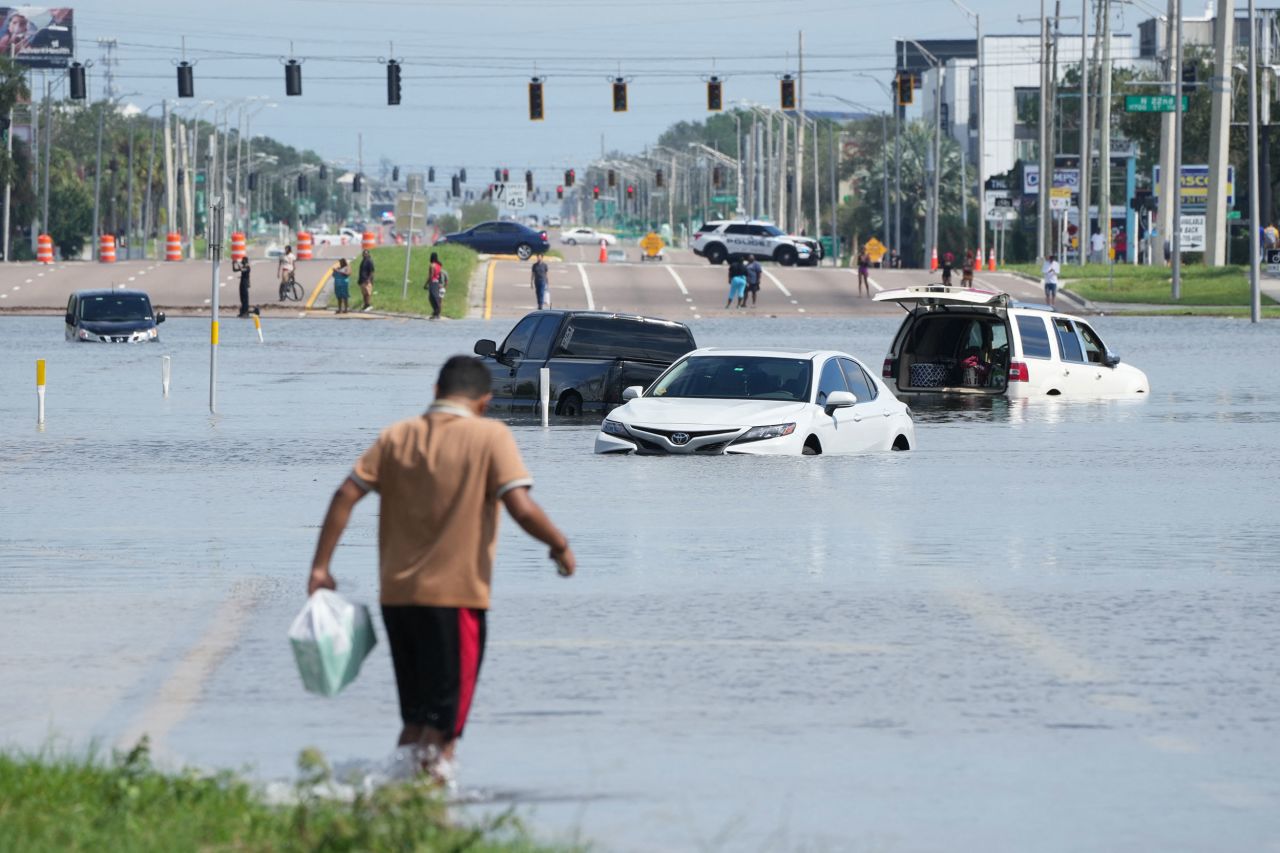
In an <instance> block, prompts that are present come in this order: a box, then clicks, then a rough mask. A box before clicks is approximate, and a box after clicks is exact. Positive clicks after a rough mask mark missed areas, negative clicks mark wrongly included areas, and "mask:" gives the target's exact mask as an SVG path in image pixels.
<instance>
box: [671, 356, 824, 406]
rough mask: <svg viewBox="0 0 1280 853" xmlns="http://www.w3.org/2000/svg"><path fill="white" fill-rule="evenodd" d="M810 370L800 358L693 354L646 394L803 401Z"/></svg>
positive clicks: (806, 398)
mask: <svg viewBox="0 0 1280 853" xmlns="http://www.w3.org/2000/svg"><path fill="white" fill-rule="evenodd" d="M811 372H812V365H811V364H810V362H809V360H808V359H804V358H771V357H768V356H730V355H695V356H692V357H690V358H686V359H685V360H684V361H681V362H679V363H678V364H676V365H675V366H674V367H672V368H671V370H670V371H668V372H667V375H666V376H663V377H662V378H661V379H659V380H658V382H657V384H656V385H654V387H653V392H652V394H650V395H649V396H652V397H703V398H708V399H719V400H788V401H791V402H797V403H803V402H807V401H808V399H809V377H810V374H811Z"/></svg>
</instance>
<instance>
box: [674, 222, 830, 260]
mask: <svg viewBox="0 0 1280 853" xmlns="http://www.w3.org/2000/svg"><path fill="white" fill-rule="evenodd" d="M689 245H690V248H692V249H693V253H694V254H695V255H698V256H700V257H703V258H706V259H707V260H708V261H710V262H711V263H713V264H722V263H724V262H725V261H726V260H732V259H734V258H743V257H746V256H747V255H754V256H755V257H756V259H757V260H762V261H777V262H778V263H779V264H781V265H782V266H784V267H789V266H792V265H794V264H801V265H804V266H811V265H814V264H817V263H818V261H820V260H822V247H821V245H820V244H819V243H818V241H817V240H813V239H810V238H808V237H793V236H791V235H789V234H787V233H785V232H784V231H783V230H782V229H781V228H779V227H778V226H776V225H772V224H770V223H768V222H757V221H746V220H729V219H717V220H713V221H711V222H704V223H703V224H702V227H701V228H699V229H698V230H697V231H696V232H695V233H694V235H693V240H692V242H691V243H690V244H689Z"/></svg>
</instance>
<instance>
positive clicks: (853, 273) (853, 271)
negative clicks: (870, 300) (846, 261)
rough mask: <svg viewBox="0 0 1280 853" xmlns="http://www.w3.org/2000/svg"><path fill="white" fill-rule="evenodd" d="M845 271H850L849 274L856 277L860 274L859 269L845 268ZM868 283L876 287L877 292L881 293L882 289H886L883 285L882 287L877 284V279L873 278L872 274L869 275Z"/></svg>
mask: <svg viewBox="0 0 1280 853" xmlns="http://www.w3.org/2000/svg"><path fill="white" fill-rule="evenodd" d="M845 272H847V273H849V275H852V276H855V277H856V276H857V275H858V271H857V270H851V269H846V270H845ZM867 284H869V285H871V286H872V287H873V288H875V291H876V293H879V292H880V291H882V290H884V288H883V287H881V286H880V285H878V284H876V280H875V279H874V278H872V277H871V276H867Z"/></svg>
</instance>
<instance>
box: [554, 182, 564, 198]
mask: <svg viewBox="0 0 1280 853" xmlns="http://www.w3.org/2000/svg"><path fill="white" fill-rule="evenodd" d="M556 198H564V187H563V186H560V185H558V184H557V185H556Z"/></svg>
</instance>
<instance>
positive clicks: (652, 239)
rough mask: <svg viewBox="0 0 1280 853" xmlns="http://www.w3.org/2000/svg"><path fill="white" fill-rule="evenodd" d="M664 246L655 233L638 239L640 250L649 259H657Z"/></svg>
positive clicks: (651, 232) (652, 232)
mask: <svg viewBox="0 0 1280 853" xmlns="http://www.w3.org/2000/svg"><path fill="white" fill-rule="evenodd" d="M666 245H667V244H666V243H664V242H662V238H661V237H659V236H658V233H657V232H656V231H650V232H649V233H648V234H646V235H644V237H642V238H641V239H640V248H641V249H644V251H645V254H647V255H648V256H649V257H651V258H653V257H657V255H658V253H659V252H661V251H662V249H663V248H664V247H665V246H666Z"/></svg>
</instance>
